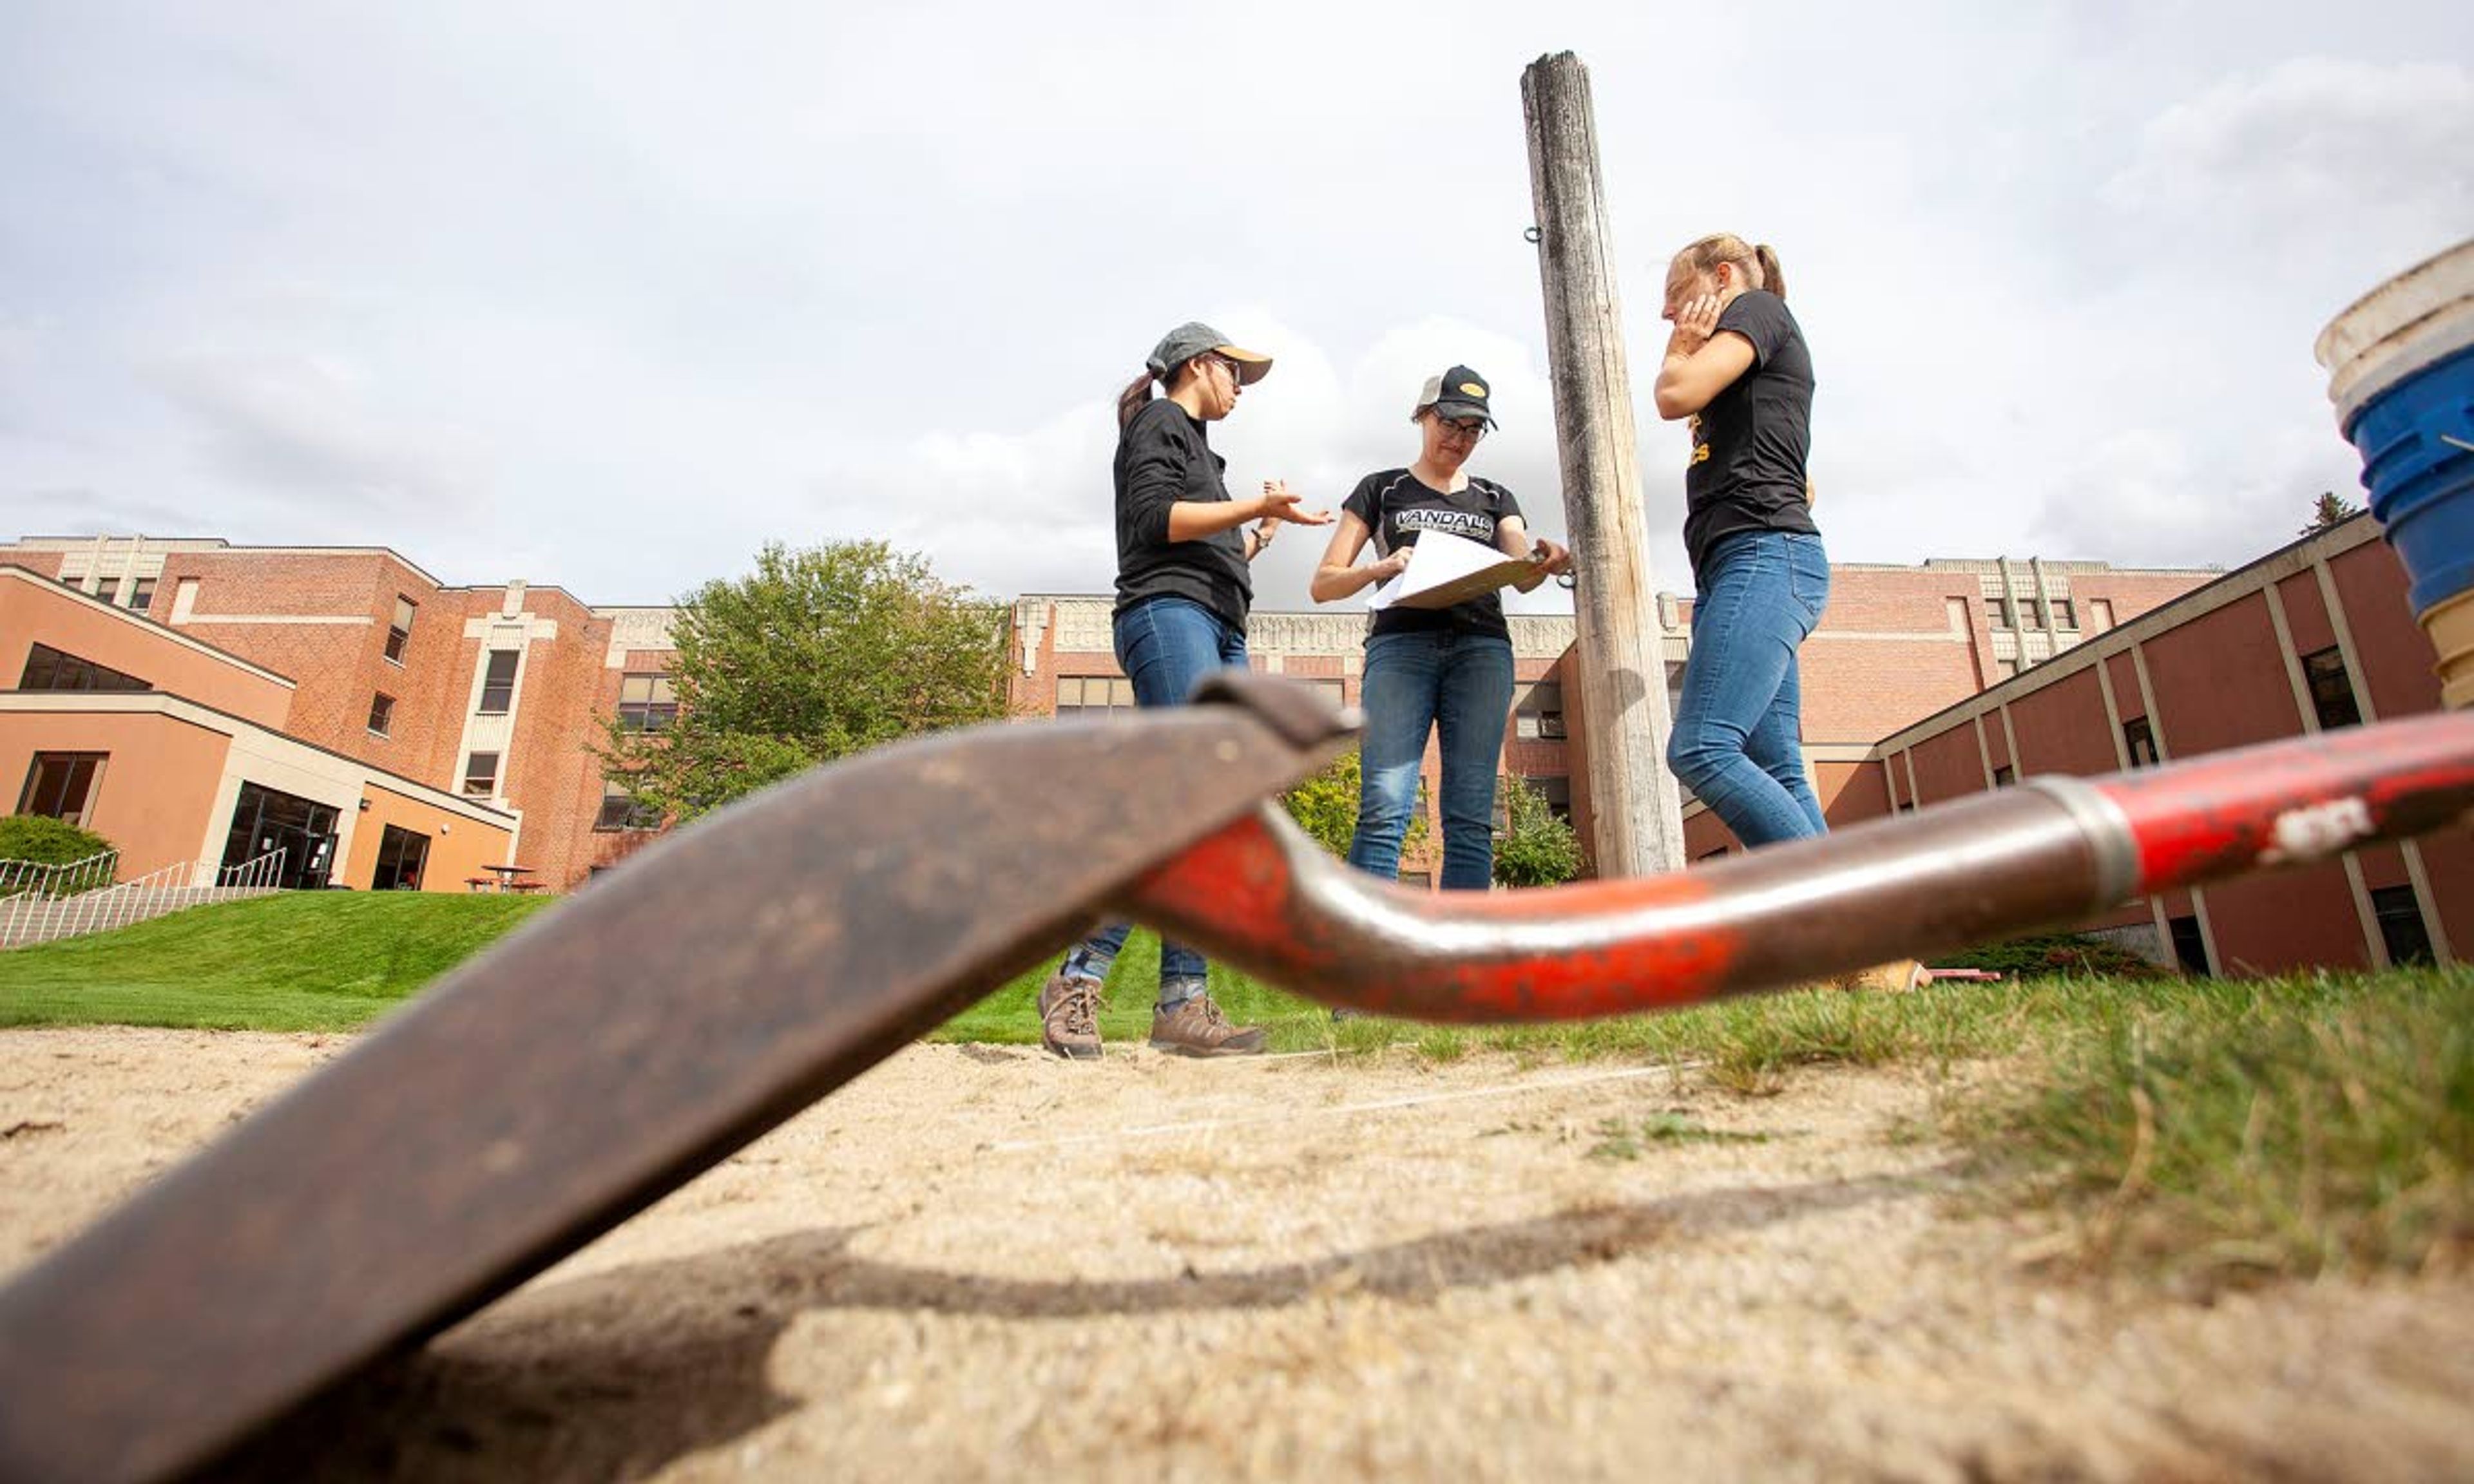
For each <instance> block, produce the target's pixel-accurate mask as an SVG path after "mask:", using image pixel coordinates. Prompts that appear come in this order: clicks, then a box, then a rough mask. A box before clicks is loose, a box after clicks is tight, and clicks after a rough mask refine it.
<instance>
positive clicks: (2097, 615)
mask: <svg viewBox="0 0 2474 1484" xmlns="http://www.w3.org/2000/svg"><path fill="white" fill-rule="evenodd" d="M2088 627H2089V628H2091V629H2094V630H2095V631H2096V632H2097V633H2098V634H2102V633H2103V632H2104V631H2105V630H2107V629H2110V628H2112V627H2113V604H2112V602H2111V600H2109V599H2105V598H2090V599H2088Z"/></svg>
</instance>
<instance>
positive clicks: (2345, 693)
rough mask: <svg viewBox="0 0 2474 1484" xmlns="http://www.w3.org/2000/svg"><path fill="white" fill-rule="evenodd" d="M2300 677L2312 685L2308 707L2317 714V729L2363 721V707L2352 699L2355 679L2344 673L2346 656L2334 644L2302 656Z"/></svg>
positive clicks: (2328, 728)
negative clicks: (2309, 705)
mask: <svg viewBox="0 0 2474 1484" xmlns="http://www.w3.org/2000/svg"><path fill="white" fill-rule="evenodd" d="M2302 678H2303V679H2304V680H2305V681H2307V682H2309V683H2310V686H2311V708H2312V709H2313V710H2314V711H2316V712H2317V713H2318V714H2319V730H2322V731H2334V730H2337V729H2338V728H2340V727H2359V726H2361V725H2362V724H2363V708H2362V707H2361V706H2357V705H2356V704H2355V703H2354V682H2353V679H2352V678H2351V677H2350V676H2348V675H2346V673H2345V657H2344V656H2343V655H2342V654H2341V653H2340V652H2339V651H2338V649H2337V648H2336V646H2335V645H2330V646H2329V647H2328V648H2326V649H2323V650H2320V651H2319V652H2317V653H2316V654H2311V655H2305V656H2303V657H2302Z"/></svg>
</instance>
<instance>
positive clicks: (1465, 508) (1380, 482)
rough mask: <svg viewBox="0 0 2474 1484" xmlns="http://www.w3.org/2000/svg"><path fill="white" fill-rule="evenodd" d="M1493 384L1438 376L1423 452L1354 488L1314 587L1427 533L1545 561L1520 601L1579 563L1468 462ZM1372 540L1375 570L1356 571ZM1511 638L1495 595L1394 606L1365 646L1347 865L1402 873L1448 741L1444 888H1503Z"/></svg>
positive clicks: (1337, 591) (1366, 581)
mask: <svg viewBox="0 0 2474 1484" xmlns="http://www.w3.org/2000/svg"><path fill="white" fill-rule="evenodd" d="M1488 395H1489V394H1488V388H1487V384H1486V378H1485V377H1483V376H1480V375H1479V374H1478V373H1477V372H1475V371H1471V370H1469V369H1468V368H1467V367H1466V366H1455V367H1453V368H1452V369H1451V370H1449V371H1445V372H1443V374H1442V375H1440V376H1436V377H1432V378H1430V379H1429V380H1428V381H1427V382H1426V385H1425V388H1424V390H1423V391H1421V392H1420V393H1419V396H1418V405H1417V408H1416V409H1415V410H1414V411H1413V412H1411V413H1410V415H1409V417H1410V420H1412V421H1414V422H1415V423H1417V424H1418V428H1419V437H1420V439H1421V443H1420V446H1419V453H1418V460H1417V462H1416V463H1414V464H1412V465H1410V466H1409V467H1407V468H1394V469H1383V470H1380V471H1378V472H1376V473H1372V474H1369V475H1367V476H1366V477H1365V478H1364V479H1361V480H1359V481H1358V482H1357V488H1356V489H1355V490H1353V491H1350V492H1349V496H1348V498H1347V499H1346V500H1345V501H1343V502H1342V504H1341V516H1340V524H1339V526H1338V527H1337V528H1336V529H1334V531H1333V532H1332V537H1331V544H1330V546H1329V547H1327V548H1325V550H1324V551H1323V554H1322V565H1321V566H1320V567H1318V568H1316V570H1315V575H1314V582H1313V585H1312V586H1311V588H1310V589H1309V590H1310V591H1311V592H1312V593H1313V595H1314V599H1315V601H1316V602H1318V603H1330V602H1334V601H1337V600H1338V599H1341V598H1345V597H1347V596H1348V595H1349V594H1351V593H1355V592H1362V591H1364V590H1365V589H1366V588H1367V587H1368V586H1371V585H1373V584H1376V583H1383V582H1389V581H1390V580H1391V579H1393V578H1394V577H1396V576H1398V575H1399V574H1400V573H1402V572H1404V571H1406V570H1407V569H1408V565H1409V554H1410V552H1411V551H1412V550H1413V549H1414V548H1415V547H1416V545H1417V543H1418V539H1419V537H1420V536H1422V535H1424V534H1425V533H1427V532H1429V531H1441V532H1444V533H1447V534H1449V535H1452V536H1457V537H1462V538H1465V539H1468V540H1472V541H1476V542H1478V543H1480V544H1481V545H1486V546H1492V547H1494V548H1496V549H1497V550H1499V551H1502V552H1505V553H1507V554H1509V555H1512V556H1515V557H1528V558H1531V559H1533V560H1535V561H1536V562H1537V563H1538V571H1537V575H1536V576H1535V577H1534V578H1533V579H1531V580H1529V581H1526V582H1524V583H1523V584H1521V586H1522V589H1523V590H1524V591H1525V590H1527V589H1528V588H1530V587H1535V586H1537V585H1538V584H1539V583H1540V582H1543V581H1545V580H1546V578H1547V577H1549V576H1551V575H1553V574H1555V573H1557V572H1561V571H1564V569H1565V568H1567V567H1568V566H1569V565H1570V564H1571V553H1569V552H1567V551H1565V550H1564V548H1563V547H1561V546H1559V545H1557V544H1555V543H1554V542H1553V541H1549V540H1544V539H1537V538H1533V537H1531V536H1530V534H1529V529H1528V526H1527V524H1526V522H1524V521H1523V520H1522V518H1521V515H1520V502H1519V501H1517V500H1516V499H1514V498H1513V497H1512V491H1509V490H1506V489H1505V488H1503V486H1501V485H1498V484H1496V483H1494V482H1493V481H1492V480H1490V479H1478V478H1475V477H1473V476H1471V475H1469V474H1468V473H1467V472H1465V471H1464V470H1463V468H1462V466H1463V465H1464V464H1466V463H1467V461H1468V456H1469V455H1470V454H1471V453H1472V452H1474V451H1475V450H1476V448H1477V444H1478V440H1480V439H1481V438H1484V437H1485V436H1486V432H1487V429H1489V428H1490V427H1492V426H1493V425H1494V417H1493V415H1492V413H1491V412H1490V411H1489V409H1488ZM1369 538H1371V539H1372V540H1373V542H1374V548H1375V552H1376V555H1377V560H1376V561H1374V562H1370V563H1368V564H1367V565H1365V566H1359V565H1357V564H1356V563H1357V558H1358V554H1359V553H1360V552H1361V551H1363V550H1364V549H1365V547H1366V543H1367V540H1368V539H1369ZM1512 681H1513V673H1512V631H1511V627H1510V625H1508V624H1507V623H1505V621H1504V617H1503V600H1502V598H1500V597H1499V596H1497V595H1496V594H1495V593H1493V592H1487V593H1485V594H1483V595H1481V596H1478V597H1474V598H1469V599H1467V600H1466V601H1463V602H1460V603H1455V604H1453V605H1452V606H1451V607H1449V608H1443V609H1419V608H1403V607H1399V606H1396V605H1395V606H1391V607H1386V608H1384V609H1382V610H1379V611H1378V612H1376V613H1375V615H1374V622H1373V624H1372V626H1371V628H1370V632H1369V634H1367V639H1366V675H1365V681H1364V683H1363V684H1362V686H1361V687H1360V698H1361V701H1362V703H1363V706H1364V708H1365V711H1366V741H1365V745H1364V750H1363V755H1362V758H1361V766H1360V770H1359V777H1360V780H1361V781H1360V783H1359V786H1358V802H1357V832H1356V834H1355V836H1354V837H1353V838H1352V839H1351V840H1350V841H1349V846H1348V863H1349V864H1350V865H1352V866H1355V867H1357V868H1358V869H1360V870H1362V871H1365V872H1368V873H1370V874H1373V875H1376V876H1380V877H1382V878H1384V879H1385V880H1394V879H1396V878H1397V877H1398V876H1399V874H1400V843H1401V841H1402V839H1403V838H1404V837H1405V836H1406V835H1407V832H1408V826H1409V815H1410V812H1411V811H1412V810H1413V809H1415V808H1416V807H1417V802H1418V769H1419V762H1420V760H1421V759H1422V758H1424V756H1425V755H1426V738H1427V736H1428V735H1429V734H1431V733H1432V732H1434V731H1435V730H1438V729H1439V728H1440V730H1442V732H1443V792H1442V798H1443V888H1444V889H1445V890H1446V891H1451V890H1467V891H1484V890H1486V889H1487V888H1488V887H1489V886H1491V885H1492V884H1493V878H1494V836H1493V826H1494V775H1495V768H1496V765H1497V763H1498V762H1499V761H1500V760H1501V758H1502V755H1503V723H1504V718H1505V716H1506V715H1507V714H1508V713H1509V712H1510V711H1511V709H1512Z"/></svg>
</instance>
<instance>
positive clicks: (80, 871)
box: [0, 850, 120, 897]
mask: <svg viewBox="0 0 2474 1484" xmlns="http://www.w3.org/2000/svg"><path fill="white" fill-rule="evenodd" d="M118 874H120V851H119V850H99V851H97V852H96V853H94V854H92V855H89V856H87V857H86V858H85V859H84V860H75V861H70V862H69V863H67V864H66V865H61V866H49V865H45V864H43V863H42V862H40V861H31V860H0V897H18V896H35V897H74V896H76V895H77V894H78V893H80V892H91V891H93V890H95V889H96V888H98V887H105V886H109V885H110V884H111V878H112V877H113V876H115V875H118Z"/></svg>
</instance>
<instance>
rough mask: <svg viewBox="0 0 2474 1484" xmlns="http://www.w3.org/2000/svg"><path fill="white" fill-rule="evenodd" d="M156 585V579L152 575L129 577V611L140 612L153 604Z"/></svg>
mask: <svg viewBox="0 0 2474 1484" xmlns="http://www.w3.org/2000/svg"><path fill="white" fill-rule="evenodd" d="M156 585H157V579H155V578H152V577H134V578H131V579H130V582H129V610H130V611H131V612H133V613H142V612H145V611H146V610H148V609H150V608H153V607H154V606H155V588H156Z"/></svg>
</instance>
